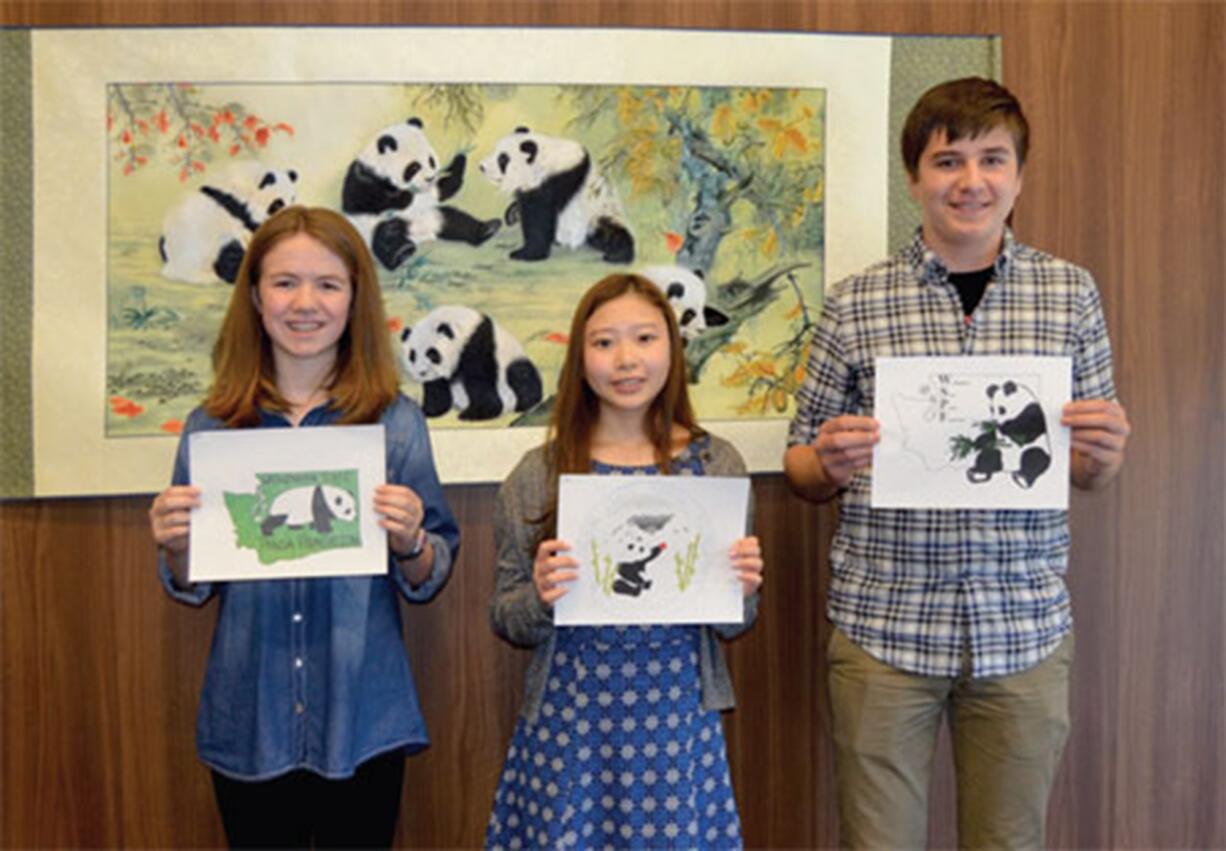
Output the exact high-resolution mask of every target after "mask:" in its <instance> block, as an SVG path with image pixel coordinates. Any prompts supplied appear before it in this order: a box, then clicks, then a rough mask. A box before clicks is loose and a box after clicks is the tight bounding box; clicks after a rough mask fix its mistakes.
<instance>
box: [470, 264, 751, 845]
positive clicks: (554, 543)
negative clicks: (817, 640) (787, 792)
mask: <svg viewBox="0 0 1226 851" xmlns="http://www.w3.org/2000/svg"><path fill="white" fill-rule="evenodd" d="M593 472H594V473H600V474H606V475H698V476H700V475H715V476H743V475H745V464H744V461H743V460H742V459H741V456H740V455H739V453H738V452H737V451H736V449H734V448H733V447H732V446H731V444H729V443H727V442H726V441H724V440H721V439H720V438H718V437H715V436H714V435H712V434H709V433H707V432H705V431H703V430H702V429H701V428H699V426H698V424H697V422H696V421H695V419H694V414H693V411H692V409H691V407H690V402H689V396H688V393H687V388H686V374H685V359H684V356H683V351H682V347H681V337H680V334H679V332H678V328H677V321H676V318H675V317H674V315H673V312H672V310H671V309H670V307H669V305H668V303H667V302H666V301H665V300H664V298H663V296H662V295H661V293H660V291H659V290H658V289H657V288H656V287H655V285H653V284H652V283H651V282H650V281H648V280H647V279H645V278H641V277H638V276H635V275H610V276H608V277H606V278H604V279H603V280H601V281H599V282H598V283H597V284H595V285H594V286H593V287H592V288H591V289H589V290H588V291H587V293H586V294H585V295H584V296H583V298H582V300H581V301H580V302H579V305H578V307H577V308H576V310H575V315H574V317H573V319H572V322H571V330H570V341H569V344H568V348H567V352H566V359H565V363H564V365H563V367H562V373H561V375H560V377H559V381H558V391H557V395H556V398H555V405H554V409H553V414H552V418H551V422H550V427H549V433H548V437H547V439H546V442H545V445H544V446H541V447H538V448H536V449H534V450H532V451H530V452H528V453H527V454H526V455H525V456H524V457H523V458H522V459H521V460H520V462H519V464H518V465H517V466H516V468H515V469H514V471H512V473H511V475H510V476H509V477H508V478H507V480H506V481H505V482H504V483H503V485H502V487H501V488H500V489H499V492H498V500H497V503H496V509H495V520H494V535H495V542H496V549H497V558H498V564H497V574H496V587H495V591H494V598H493V602H492V604H491V607H490V617H491V621H492V624H493V627H494V630H495V632H497V633H498V634H499V635H500V636H502V637H503V638H505V639H506V640H507V641H509V642H511V643H512V644H515V645H517V646H523V647H531V648H534V654H533V657H532V660H531V663H530V665H529V667H528V672H527V677H526V682H525V693H524V700H523V706H522V708H521V712H520V719H519V723H518V724H517V726H516V729H515V734H514V736H513V738H512V740H511V744H510V748H509V749H508V752H507V758H506V763H505V765H504V768H503V772H502V776H501V780H500V782H499V785H498V790H497V793H496V794H495V797H494V808H493V812H492V813H491V815H490V821H489V827H488V830H487V833H486V844H487V845H488V846H489V847H492V848H521V847H548V848H560V847H578V848H662V847H699V846H701V847H703V848H727V847H739V846H741V844H742V841H741V832H740V820H739V818H738V815H737V809H736V801H735V799H734V797H733V791H732V785H731V782H730V779H729V772H728V759H727V754H726V749H725V745H724V735H723V729H722V727H721V726H720V716H719V712H720V710H724V709H730V708H731V707H732V705H733V696H732V685H731V680H730V678H729V675H728V669H727V666H726V664H725V662H724V657H723V651H722V649H721V648H720V646H719V642H718V639H719V638H731V637H733V636H735V635H738V634H740V633H741V632H743V631H744V630H746V629H748V628H749V626H750V625H751V624H752V623H753V621H754V618H755V616H756V613H757V591H758V588H759V586H760V585H761V583H762V558H761V554H760V550H759V547H758V540H757V538H755V537H753V536H750V537H745V538H741V539H739V540H738V541H737V542H736V543H735V544H734V545H733V547H732V549H731V551H730V552H729V554H728V564H729V569H730V570H734V571H736V573H737V575H738V577H739V578H740V581H741V583H742V587H743V589H744V594H745V618H744V622H743V623H739V624H712V625H709V626H696V625H684V626H672V625H669V626H662V625H654V626H602V627H558V628H555V627H554V625H553V611H552V610H553V604H554V603H555V602H556V601H557V600H558V599H559V598H560V597H561V596H562V595H563V594H565V593H567V586H568V584H569V583H570V582H572V581H573V580H574V579H575V578H576V575H577V574H576V568H577V566H578V562H577V560H576V559H575V558H574V557H573V556H572V555H571V553H570V549H571V547H570V544H569V543H568V542H566V541H563V540H558V539H557V538H556V532H555V515H556V508H557V477H558V475H559V474H562V473H593Z"/></svg>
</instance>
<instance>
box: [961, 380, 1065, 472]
mask: <svg viewBox="0 0 1226 851" xmlns="http://www.w3.org/2000/svg"><path fill="white" fill-rule="evenodd" d="M986 393H987V397H988V413H989V420H990V422H991V424H992V426H993V428H992V429H991V430H990V431H988V432H985V433H984V434H982V435H980V437H979V438H978V439H976V441H975V446H974V448H975V462H974V464H973V465H972V466H971V467H970V468H969V469H967V471H966V477H967V479H968V480H969V481H971V482H973V483H975V484H981V483H983V482H987V481H989V480H990V479H991V478H992V476H993V475H995V474H996V473H1002V472H1007V473H1009V474H1010V476H1011V477H1012V479H1013V482H1014V483H1015V484H1016V485H1018V486H1019V487H1021V488H1024V489H1027V490H1028V489H1029V488H1031V487H1032V486H1033V485H1034V483H1035V482H1036V481H1037V480H1038V478H1039V477H1040V476H1042V475H1043V474H1044V473H1045V472H1046V471H1047V468H1048V467H1050V466H1051V439H1050V438H1049V437H1048V433H1047V417H1046V415H1045V414H1044V413H1043V408H1042V406H1041V405H1040V404H1039V401H1038V398H1037V397H1036V396H1035V394H1034V392H1033V391H1032V390H1031V389H1030V388H1028V387H1026V386H1025V385H1024V384H1019V383H1017V382H1016V381H1011V380H1010V381H1005V382H1004V383H1002V384H990V385H988V387H987V390H986Z"/></svg>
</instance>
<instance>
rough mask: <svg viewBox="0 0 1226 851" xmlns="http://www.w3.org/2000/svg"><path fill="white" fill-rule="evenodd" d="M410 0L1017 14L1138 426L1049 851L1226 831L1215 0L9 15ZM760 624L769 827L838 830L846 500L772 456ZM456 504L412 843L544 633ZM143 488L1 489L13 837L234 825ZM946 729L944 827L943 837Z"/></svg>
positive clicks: (631, 15)
mask: <svg viewBox="0 0 1226 851" xmlns="http://www.w3.org/2000/svg"><path fill="white" fill-rule="evenodd" d="M138 23H139V24H190V23H262V24H276V23H317V24H326V23H403V24H413V23H420V24H426V23H429V24H457V23H461V24H514V25H592V26H595V25H618V26H636V25H637V26H688V27H721V28H731V29H738V28H739V29H793V30H828V31H846V32H913V33H923V32H935V33H1000V34H1002V35H1003V36H1004V74H1005V80H1006V82H1007V83H1008V84H1009V85H1010V86H1011V87H1012V88H1013V89H1014V90H1015V91H1017V92H1018V94H1019V95H1020V96H1021V97H1022V99H1023V101H1024V103H1025V104H1026V106H1027V110H1028V113H1029V115H1030V118H1031V121H1032V124H1033V126H1034V148H1033V153H1032V159H1031V160H1030V162H1029V163H1028V165H1027V172H1026V188H1025V192H1024V193H1023V196H1022V199H1021V202H1020V204H1019V208H1018V213H1017V217H1016V226H1017V229H1018V232H1019V234H1020V235H1021V236H1022V237H1023V238H1025V239H1026V240H1027V241H1028V242H1031V243H1032V244H1035V245H1039V246H1041V247H1043V248H1046V249H1048V250H1050V251H1052V252H1053V253H1056V254H1059V255H1061V256H1065V257H1068V258H1070V259H1073V260H1075V261H1077V262H1080V263H1082V264H1084V265H1086V266H1088V267H1089V268H1091V269H1092V270H1094V272H1095V274H1096V276H1097V278H1098V280H1099V285H1100V289H1101V291H1102V293H1103V297H1104V302H1105V305H1106V310H1107V317H1108V323H1109V326H1110V330H1111V334H1112V339H1113V342H1114V344H1115V348H1116V364H1117V381H1118V384H1119V389H1120V393H1121V396H1122V398H1123V400H1124V402H1125V403H1126V404H1127V406H1128V408H1129V411H1130V416H1131V418H1132V421H1133V424H1134V427H1135V430H1136V434H1135V436H1134V438H1133V441H1132V443H1131V447H1130V452H1129V461H1128V464H1127V467H1126V468H1125V470H1124V473H1123V474H1122V476H1121V477H1120V480H1119V481H1118V482H1117V483H1116V485H1115V486H1114V487H1113V488H1112V489H1110V490H1109V491H1107V492H1104V493H1101V494H1093V495H1082V494H1077V495H1076V496H1075V498H1074V501H1073V507H1072V522H1073V528H1074V548H1073V558H1072V562H1073V563H1072V569H1071V575H1070V584H1071V586H1072V588H1073V597H1074V609H1075V614H1076V618H1077V623H1078V633H1077V662H1076V668H1075V682H1074V689H1073V697H1072V701H1073V715H1074V731H1073V735H1072V738H1071V740H1070V743H1069V747H1068V752H1067V755H1066V759H1065V761H1064V764H1063V767H1062V769H1061V772H1060V775H1059V777H1058V779H1057V786H1056V790H1055V792H1054V794H1053V800H1052V806H1051V819H1050V829H1049V841H1050V842H1051V843H1052V844H1053V845H1056V846H1061V847H1082V848H1090V847H1226V806H1223V794H1224V793H1223V789H1224V788H1226V713H1224V712H1223V711H1222V708H1221V707H1222V706H1223V705H1224V702H1226V662H1224V661H1223V660H1224V659H1226V626H1224V624H1226V571H1224V569H1223V568H1224V567H1226V564H1224V562H1226V551H1224V549H1226V544H1224V541H1226V536H1224V534H1223V525H1224V523H1223V520H1224V518H1226V503H1224V497H1223V490H1224V487H1226V481H1224V479H1226V409H1224V403H1223V398H1226V375H1224V359H1223V341H1222V337H1223V319H1224V318H1226V303H1224V295H1223V290H1224V288H1223V286H1222V275H1223V271H1222V270H1223V269H1224V268H1226V250H1224V248H1223V245H1224V243H1226V240H1224V237H1226V209H1224V203H1223V197H1224V196H1226V192H1224V190H1226V180H1224V178H1223V170H1222V166H1221V153H1220V152H1221V148H1222V145H1223V140H1224V139H1226V132H1224V131H1226V118H1224V116H1226V87H1224V86H1223V85H1222V80H1223V79H1226V56H1224V52H1226V7H1223V6H1222V5H1220V4H1215V3H1179V4H1165V3H1149V4H1146V3H1139V2H1138V3H1127V4H1125V3H1114V2H1102V3H1099V2H1076V0H1066V2H1056V1H1055V0H1053V2H1045V3H1023V2H978V3H974V4H970V3H947V2H928V3H919V2H916V3H876V2H873V3H866V2H864V3H855V2H784V0H780V2H752V0H743V1H742V0H719V2H693V0H661V1H660V2H655V3H641V2H616V0H590V1H589V0H572V2H538V3H529V2H478V1H477V0H471V2H464V3H459V2H446V3H443V2H426V3H415V4H406V3H399V2H381V0H351V2H341V0H336V2H333V3H330V4H319V3H312V2H306V0H300V2H264V3H261V4H255V3H248V2H241V3H240V2H229V1H228V0H225V1H224V2H194V3H193V2H183V1H182V0H179V1H178V2H176V0H128V2H125V3H122V4H120V3H106V2H103V0H78V2H34V0H20V1H19V2H14V1H13V0H0V24H11V25H118V24H138ZM754 487H755V494H756V497H757V506H758V507H757V528H758V530H759V532H760V533H761V534H762V536H763V538H764V541H765V546H766V551H767V558H768V582H767V586H766V594H765V600H764V606H763V612H762V620H761V622H760V623H759V624H758V626H757V627H756V629H755V630H753V631H752V632H751V633H750V634H749V635H747V636H745V637H743V638H742V639H740V640H738V641H736V642H734V643H733V644H732V645H731V646H730V654H729V655H730V660H731V664H732V667H733V675H734V678H735V680H736V685H737V690H738V700H739V708H738V710H737V711H736V712H735V713H731V714H729V715H728V716H726V720H725V727H726V729H727V731H728V736H729V749H730V755H731V759H732V764H733V779H734V783H735V785H736V789H737V794H738V797H739V800H740V802H741V809H742V817H743V820H744V827H745V835H746V838H747V840H748V843H749V844H750V845H752V846H774V847H819V846H828V845H831V844H833V843H834V842H835V841H836V839H837V835H836V827H835V823H834V804H833V793H832V785H831V784H832V773H831V754H830V743H829V738H828V734H827V724H826V703H825V701H826V694H825V686H824V681H823V680H824V652H823V651H824V646H825V639H826V637H827V635H828V626H827V624H826V623H825V620H824V616H823V612H824V587H825V577H826V571H827V566H826V548H827V546H828V541H829V537H830V534H831V531H832V524H833V514H832V510H831V509H830V508H829V507H817V506H811V505H807V504H804V503H801V502H799V501H797V500H795V499H794V498H792V497H791V496H789V495H788V493H787V491H786V488H785V486H784V484H783V482H782V480H781V479H780V477H778V476H760V477H757V478H756V479H755V482H754ZM447 492H448V498H449V499H450V500H451V502H452V505H453V507H454V509H455V511H456V514H457V516H458V517H459V519H460V521H461V524H462V526H463V528H464V534H465V538H464V545H463V551H462V556H461V560H460V562H459V564H458V565H457V571H456V575H455V577H454V578H453V580H452V582H451V584H450V585H449V587H448V588H447V589H446V590H445V591H444V593H443V595H442V596H441V597H440V598H439V599H438V600H437V601H435V602H434V603H432V604H430V605H428V606H417V607H411V608H407V609H406V613H407V618H406V620H407V634H408V635H407V640H408V642H409V646H410V652H411V655H412V658H413V663H414V668H415V672H416V674H417V679H418V684H419V687H420V691H421V696H422V700H423V705H424V709H425V712H426V715H427V719H428V721H429V724H430V727H431V731H432V735H433V739H434V746H433V747H432V748H431V750H429V751H427V752H426V753H424V754H422V755H419V756H416V757H413V758H412V759H411V760H410V762H409V770H408V774H407V779H406V784H405V795H404V804H405V806H404V810H403V817H402V824H401V830H400V835H399V843H400V844H401V845H404V846H413V847H457V846H474V845H477V844H479V843H480V840H481V837H482V835H483V830H484V822H485V818H486V815H487V814H488V811H489V805H490V801H491V798H492V794H493V789H494V785H495V783H496V779H497V774H498V771H499V768H500V765H501V760H502V756H503V751H504V749H505V746H506V742H507V740H508V738H509V736H510V733H511V729H512V726H513V724H514V716H515V711H516V707H517V705H518V700H519V695H520V689H521V684H520V678H521V676H522V671H523V668H524V665H525V664H526V654H524V653H520V652H517V651H515V650H513V649H511V648H509V647H507V646H506V645H504V644H501V643H499V642H498V641H497V640H496V639H494V638H493V636H492V634H491V633H490V631H489V629H488V627H487V625H486V616H485V606H486V601H487V596H488V590H489V588H490V584H491V570H492V568H491V560H492V548H493V544H492V533H491V529H490V512H491V507H492V504H493V487H492V486H463V487H450V488H448V491H447ZM146 504H147V499H146V498H144V497H125V498H113V499H86V500H54V501H37V502H35V501H17V502H9V503H6V504H0V737H2V738H0V845H3V846H5V847H28V846H60V847H63V846H74V847H77V846H80V847H98V846H111V847H155V846H157V847H170V846H185V847H205V846H213V845H217V844H219V843H221V842H222V839H223V837H222V834H221V832H220V826H219V824H218V821H217V817H216V815H215V811H214V807H213V802H212V793H211V789H210V786H209V783H208V777H207V774H206V772H205V771H204V770H203V769H202V767H201V766H200V764H199V763H198V761H197V760H196V758H195V753H194V743H193V734H194V729H193V725H194V716H195V707H196V700H197V694H198V691H199V686H200V682H201V678H202V676H203V670H204V660H205V657H206V654H207V649H208V642H209V636H210V634H211V629H212V623H213V620H214V617H215V615H214V613H213V611H212V609H211V608H210V609H205V610H200V611H194V610H190V609H186V608H184V607H181V606H178V605H176V604H173V603H171V602H170V601H169V600H167V599H166V598H165V597H164V595H163V594H162V593H161V590H160V588H159V587H158V585H157V582H156V579H155V577H154V574H153V567H152V545H151V544H150V542H149V540H148V535H147V532H146V528H145V527H146V524H145V507H146ZM952 796H953V794H952V783H951V782H950V766H949V759H948V755H947V754H943V755H942V759H941V761H940V765H939V771H938V777H937V780H936V782H935V784H934V795H933V804H932V812H933V822H932V829H931V838H932V841H933V844H934V845H940V846H945V845H949V844H950V843H951V842H952V841H953V838H954V834H953V829H952V825H953V818H952V815H953V813H952V806H953V803H952Z"/></svg>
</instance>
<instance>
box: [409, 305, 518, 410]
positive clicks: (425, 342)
mask: <svg viewBox="0 0 1226 851" xmlns="http://www.w3.org/2000/svg"><path fill="white" fill-rule="evenodd" d="M400 339H401V350H402V352H403V354H404V360H405V364H406V365H407V368H408V373H409V377H410V378H411V379H413V380H414V381H417V382H419V383H421V384H422V387H423V394H424V395H423V399H422V410H423V411H424V412H425V414H426V416H428V417H437V416H441V415H443V414H445V413H447V411H449V410H451V409H452V408H455V409H456V410H457V411H459V412H460V419H462V420H489V419H493V418H495V417H498V416H501V415H502V414H504V413H510V412H511V411H526V410H528V409H529V408H531V407H532V406H534V405H536V404H537V403H538V402H540V401H541V374H540V372H538V371H537V368H536V365H535V364H533V363H532V361H530V360H529V359H528V357H527V355H525V354H524V349H523V347H522V346H521V345H520V344H519V341H518V340H516V339H515V338H514V337H513V336H511V333H510V332H509V331H507V330H506V329H505V328H503V327H502V326H501V325H499V324H497V323H496V322H494V320H493V319H491V318H490V317H489V316H486V315H485V314H484V313H479V312H478V311H476V310H473V309H472V308H471V307H465V306H463V305H458V304H457V305H443V306H442V307H437V308H435V309H434V310H432V311H430V312H429V313H428V314H426V316H425V317H424V318H422V319H421V320H420V321H418V322H417V324H416V325H414V326H412V327H411V328H405V329H404V331H403V332H402V333H401V335H400Z"/></svg>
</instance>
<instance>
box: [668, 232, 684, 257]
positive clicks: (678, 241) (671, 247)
mask: <svg viewBox="0 0 1226 851" xmlns="http://www.w3.org/2000/svg"><path fill="white" fill-rule="evenodd" d="M684 244H685V237H683V236H682V235H681V234H679V233H674V232H673V231H671V230H670V231H666V232H665V233H664V246H665V247H666V248H667V249H668V253H669V254H676V253H677V252H678V251H680V250H681V246H682V245H684Z"/></svg>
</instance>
